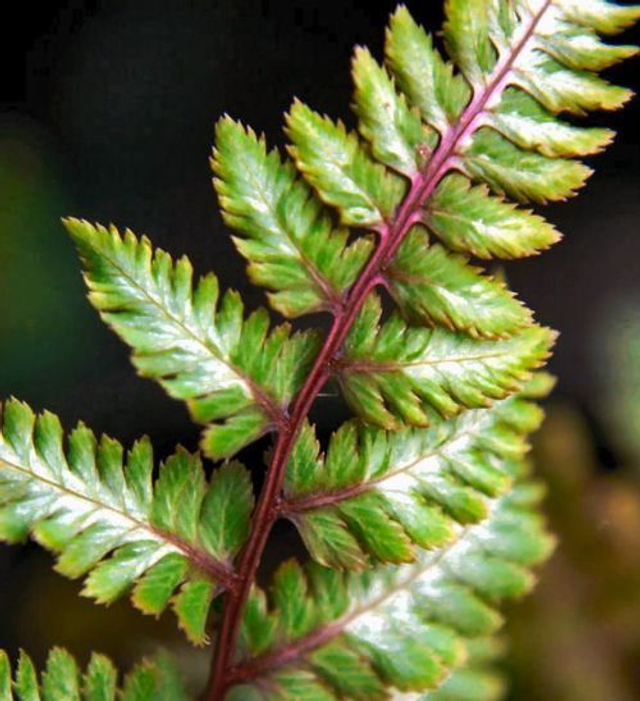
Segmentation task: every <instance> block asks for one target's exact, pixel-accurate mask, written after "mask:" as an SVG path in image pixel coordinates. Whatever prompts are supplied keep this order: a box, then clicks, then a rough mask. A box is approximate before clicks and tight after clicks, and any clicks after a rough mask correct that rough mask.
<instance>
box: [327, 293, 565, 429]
mask: <svg viewBox="0 0 640 701" xmlns="http://www.w3.org/2000/svg"><path fill="white" fill-rule="evenodd" d="M381 314H382V307H381V304H380V300H379V298H378V297H377V296H376V295H370V296H369V298H368V299H367V302H366V303H365V305H364V307H363V310H362V312H361V313H360V316H359V317H358V319H357V320H356V321H355V323H354V325H353V327H352V329H351V331H350V333H349V336H348V338H347V340H346V343H345V347H344V357H343V358H342V359H341V360H340V364H339V370H338V373H339V375H338V377H339V380H340V384H341V386H342V389H343V392H344V396H345V398H346V400H347V402H348V403H349V405H350V406H351V408H352V409H353V410H354V411H355V412H356V413H357V414H359V415H360V416H361V417H362V418H363V419H364V420H366V421H368V422H370V423H373V424H375V425H377V426H380V427H382V428H386V429H398V428H400V427H401V426H402V422H404V423H406V424H409V425H413V426H428V425H429V423H430V418H429V415H428V414H429V409H435V410H436V411H437V412H438V413H440V414H441V415H442V416H444V417H450V416H455V415H456V414H458V413H460V412H461V411H462V409H464V408H478V407H483V406H488V405H490V403H491V401H492V400H495V399H503V398H505V397H507V396H508V395H509V394H512V393H513V392H516V391H518V390H519V389H521V388H522V386H523V384H524V383H525V382H526V381H527V380H529V379H530V377H531V373H532V371H533V370H534V369H536V368H537V367H539V366H540V365H541V364H542V362H543V361H544V360H545V359H546V358H547V356H548V354H549V351H550V349H551V346H552V344H553V341H554V338H555V336H554V334H553V333H552V332H550V331H549V330H548V329H544V328H540V327H532V328H529V329H525V330H524V331H522V332H521V333H519V334H518V335H516V336H513V337H512V338H509V339H507V340H499V341H484V340H475V339H472V338H470V337H469V336H467V335H464V334H459V333H454V332H451V331H447V330H446V329H442V328H437V329H434V330H433V331H432V330H429V329H424V328H411V327H408V326H407V325H406V324H405V323H404V322H403V321H402V319H400V317H398V316H397V315H394V316H392V317H391V318H390V319H389V320H387V321H386V322H384V323H383V324H382V325H380V317H381Z"/></svg>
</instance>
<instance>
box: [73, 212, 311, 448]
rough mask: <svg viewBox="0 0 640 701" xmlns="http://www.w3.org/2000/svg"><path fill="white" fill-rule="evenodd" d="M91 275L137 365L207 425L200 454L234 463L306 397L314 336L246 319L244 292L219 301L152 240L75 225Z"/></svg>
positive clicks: (211, 282) (258, 315)
mask: <svg viewBox="0 0 640 701" xmlns="http://www.w3.org/2000/svg"><path fill="white" fill-rule="evenodd" d="M65 223H66V225H67V228H68V229H69V232H70V234H71V236H72V237H73V239H74V241H75V243H76V245H77V247H78V250H79V252H80V255H81V257H82V260H83V263H84V266H85V271H86V272H85V280H86V282H87V285H88V287H89V299H90V300H91V302H92V304H93V305H94V306H95V307H96V309H98V311H99V312H100V314H101V316H102V318H103V319H104V321H106V322H107V323H108V324H109V325H110V326H111V327H112V328H113V329H114V330H115V331H116V332H117V333H118V334H119V335H120V336H121V337H122V338H123V340H124V341H125V342H126V343H128V344H129V345H130V346H131V347H132V348H133V351H134V355H133V362H134V364H135V366H136V368H137V369H138V372H140V374H141V375H143V376H144V377H151V378H153V379H156V380H158V381H159V382H160V384H162V386H163V387H164V388H165V390H166V391H167V392H168V393H169V394H170V395H171V396H172V397H175V398H177V399H182V400H185V401H186V402H187V404H188V406H189V409H190V411H191V413H192V415H193V417H194V418H195V419H196V421H198V422H200V423H203V424H206V425H207V428H206V430H205V432H204V435H203V439H202V447H203V450H204V452H205V453H206V454H207V455H210V456H212V457H214V458H219V457H229V456H230V455H233V454H234V453H235V452H237V451H238V450H239V449H240V448H242V447H243V446H245V445H247V444H248V443H250V442H251V441H253V440H255V439H256V438H258V437H259V436H261V435H262V434H264V433H265V432H267V431H269V430H270V429H271V428H272V427H273V425H274V423H275V422H277V421H278V420H279V418H281V416H282V412H283V411H284V410H285V409H286V407H287V406H288V404H289V402H290V401H291V399H292V397H293V396H294V395H295V393H296V391H297V390H298V388H299V387H300V384H301V382H302V381H303V379H304V377H305V376H306V373H307V372H308V368H309V365H310V363H311V362H312V360H313V357H314V355H315V352H316V348H317V337H316V335H315V334H313V333H296V334H293V335H292V334H291V330H290V328H289V326H287V325H283V326H279V327H276V328H275V329H273V330H272V331H271V332H270V331H269V318H268V315H267V313H266V312H265V311H264V310H259V311H257V312H254V313H253V314H251V315H250V316H249V317H248V318H247V319H246V320H245V319H244V317H243V312H244V309H243V304H242V301H241V299H240V297H239V295H238V294H237V293H236V292H233V291H230V292H227V293H226V294H225V295H224V296H223V297H222V299H219V288H218V281H217V278H216V277H215V276H214V275H213V274H209V275H208V276H206V277H204V278H202V279H201V280H200V281H199V283H198V284H197V285H196V286H195V287H194V286H193V269H192V267H191V263H190V262H189V260H188V259H187V258H181V259H180V260H179V261H178V262H177V263H174V262H173V261H172V260H171V257H170V256H169V255H168V254H167V253H165V252H164V251H162V250H159V249H158V250H155V251H154V250H153V249H152V247H151V244H150V242H149V241H148V239H146V238H144V237H143V238H141V239H137V238H136V237H135V236H134V235H133V233H131V232H130V231H127V232H126V233H125V235H124V236H121V235H120V234H119V233H118V231H117V230H116V229H115V228H113V227H112V228H111V229H110V230H107V229H105V228H104V227H101V226H97V227H94V226H92V225H91V224H88V223H87V222H84V221H78V220H76V219H69V220H67V221H66V222H65Z"/></svg>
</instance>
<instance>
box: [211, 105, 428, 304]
mask: <svg viewBox="0 0 640 701" xmlns="http://www.w3.org/2000/svg"><path fill="white" fill-rule="evenodd" d="M418 129H419V130H420V131H421V126H420V122H419V120H418ZM212 167H213V169H214V172H215V173H216V176H217V177H216V179H215V181H214V183H215V187H216V190H217V191H218V195H219V197H220V203H221V205H222V210H223V215H224V218H225V221H226V223H227V224H228V225H229V226H230V227H231V228H233V229H234V230H235V231H237V232H238V233H239V236H236V237H234V242H235V244H236V246H237V248H238V250H239V251H240V253H242V255H243V256H244V257H245V258H246V259H247V260H248V261H249V267H248V272H249V276H250V277H251V279H252V280H253V282H255V283H256V284H258V285H262V286H263V287H266V288H267V289H269V290H271V292H270V293H269V301H270V303H271V306H272V307H273V308H274V309H276V310H277V311H279V312H281V313H282V314H284V315H285V316H287V317H297V316H300V315H301V314H307V313H309V312H313V311H319V310H322V309H331V308H332V307H333V306H334V305H335V304H336V303H339V302H340V299H341V295H342V293H343V292H344V290H345V289H347V288H348V287H350V286H351V285H352V284H353V282H354V280H355V279H356V277H357V275H358V273H359V271H360V269H361V268H362V266H363V265H364V263H365V262H366V260H367V258H368V257H369V255H370V253H371V241H370V240H369V239H367V238H361V239H359V240H358V241H356V242H355V243H353V244H351V245H348V232H347V231H346V230H345V229H334V228H333V224H332V222H331V218H330V216H329V214H328V213H327V211H326V210H325V209H324V208H323V207H322V206H321V204H320V203H319V202H318V200H317V199H316V198H315V197H313V195H312V192H311V190H310V188H309V187H308V186H307V185H306V184H305V182H304V181H303V180H301V179H299V178H298V177H297V176H296V170H295V168H294V167H293V165H292V164H291V163H283V162H282V161H281V159H280V156H279V154H278V152H277V151H275V150H274V151H271V152H268V151H267V147H266V144H265V140H264V138H260V139H258V138H257V137H256V135H255V134H254V132H253V131H251V129H245V128H244V127H242V125H240V124H238V123H237V122H234V121H233V120H231V119H230V118H229V117H225V118H223V119H221V120H220V121H219V122H218V125H217V127H216V147H215V150H214V156H213V159H212Z"/></svg>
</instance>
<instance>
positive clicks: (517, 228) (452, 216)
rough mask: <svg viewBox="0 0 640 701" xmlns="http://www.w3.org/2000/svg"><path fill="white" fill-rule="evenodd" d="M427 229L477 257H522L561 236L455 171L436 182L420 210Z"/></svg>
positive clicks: (447, 242)
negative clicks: (423, 207)
mask: <svg viewBox="0 0 640 701" xmlns="http://www.w3.org/2000/svg"><path fill="white" fill-rule="evenodd" d="M424 223H425V224H426V226H427V227H428V229H429V230H430V231H432V232H433V233H434V234H436V235H437V236H438V238H440V240H441V241H442V242H443V243H444V244H446V245H447V247H448V248H450V249H452V250H454V251H461V252H463V253H470V254H471V255H474V256H477V257H478V258H494V257H495V258H524V257H526V256H531V255H535V254H537V253H538V252H540V251H542V250H545V249H547V248H549V247H550V246H552V245H553V244H554V243H556V242H557V241H559V240H560V234H559V233H558V232H557V231H556V229H554V227H553V226H551V224H548V223H547V222H546V221H545V220H544V219H543V218H542V217H539V216H537V215H535V214H532V213H531V212H529V211H526V210H524V209H520V208H518V207H516V206H515V205H513V204H511V203H509V202H506V201H505V200H503V199H501V198H499V197H493V196H491V195H490V194H489V192H488V189H487V188H486V187H485V186H483V185H479V186H475V187H473V186H471V183H470V182H469V181H468V180H467V178H465V177H464V176H462V175H460V174H457V173H456V174H451V175H448V176H447V177H446V178H444V180H443V181H442V182H441V183H440V185H439V186H438V188H437V190H436V191H435V193H434V194H433V196H432V197H431V199H430V201H429V202H428V204H427V206H426V208H425V212H424Z"/></svg>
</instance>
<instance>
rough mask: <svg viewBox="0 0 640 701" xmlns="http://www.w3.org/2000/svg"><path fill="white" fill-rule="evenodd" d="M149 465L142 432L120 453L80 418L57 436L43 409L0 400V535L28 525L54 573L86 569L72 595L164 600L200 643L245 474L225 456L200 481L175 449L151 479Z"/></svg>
mask: <svg viewBox="0 0 640 701" xmlns="http://www.w3.org/2000/svg"><path fill="white" fill-rule="evenodd" d="M153 470H154V461H153V451H152V448H151V445H150V443H149V441H148V440H147V439H146V438H143V439H142V440H140V441H138V442H137V443H135V444H134V446H133V448H132V449H131V450H130V451H129V452H128V454H127V455H126V456H125V454H124V450H123V448H122V446H121V445H120V444H119V443H118V442H117V441H114V440H113V439H111V438H108V437H106V436H103V437H102V438H101V439H100V440H99V441H98V440H97V439H96V437H95V436H94V434H93V433H92V432H91V431H90V430H89V429H87V428H86V427H85V426H84V425H83V424H79V425H78V426H77V427H76V428H75V429H74V430H73V431H72V432H71V433H70V434H69V436H68V438H66V439H65V437H64V436H63V431H62V428H61V426H60V422H59V421H58V419H57V418H56V417H55V416H54V415H53V414H50V413H44V414H42V415H41V416H39V417H36V416H35V415H34V414H33V412H32V411H31V409H30V408H29V407H28V406H27V405H26V404H23V403H21V402H18V401H15V400H11V401H9V402H7V403H6V404H5V406H4V408H3V410H2V430H1V431H0V538H1V539H2V540H5V541H7V542H9V543H17V542H20V541H22V540H24V539H25V538H26V537H27V536H28V535H29V534H31V535H32V536H33V538H34V539H35V540H36V541H38V542H39V543H40V544H41V545H43V546H44V547H45V548H47V549H49V550H51V551H53V552H55V553H56V554H57V555H58V560H57V563H56V570H57V571H58V572H60V573H61V574H63V575H65V576H67V577H71V578H77V577H82V576H84V575H86V580H85V585H84V589H83V594H84V595H85V596H89V597H91V598H93V599H95V600H96V601H98V602H100V603H104V604H109V603H111V602H113V601H114V600H116V599H117V598H119V597H121V596H122V595H124V594H126V593H128V592H130V591H131V592H132V600H133V603H134V604H135V606H136V607H137V608H139V609H140V610H142V611H143V612H145V613H149V614H154V615H159V614H161V613H162V612H163V611H164V609H165V608H166V607H167V606H168V605H169V603H170V602H171V603H172V606H173V609H174V611H175V612H176V614H177V616H178V621H179V624H180V626H181V627H182V628H183V629H184V630H185V633H186V634H187V636H188V637H189V639H190V640H191V641H192V642H194V643H197V644H202V643H204V642H205V640H206V632H205V625H206V620H207V615H208V613H209V607H210V604H211V601H212V600H213V598H214V596H216V595H217V594H219V593H220V592H221V591H222V589H223V588H224V587H225V586H227V585H228V583H229V581H230V578H231V576H232V573H233V570H232V563H233V558H234V556H235V555H236V554H237V553H238V551H239V550H240V548H241V547H242V545H243V544H244V542H245V539H246V536H247V535H248V529H249V522H250V517H251V511H252V509H253V493H252V488H251V481H250V479H249V476H248V473H247V472H246V470H245V468H244V467H243V466H242V465H240V464H239V463H229V464H227V465H223V466H222V467H220V468H219V469H218V470H216V471H215V472H214V474H213V477H212V478H211V480H210V482H209V483H207V481H206V479H205V475H204V471H203V468H202V462H201V460H200V457H199V456H198V455H191V454H190V453H188V452H187V451H185V450H184V449H182V448H179V449H178V450H177V452H176V453H175V454H174V455H173V456H171V457H169V458H168V459H167V460H166V461H165V462H164V464H163V465H161V467H160V471H159V475H158V478H157V479H156V481H155V483H154V482H153V480H152V475H153Z"/></svg>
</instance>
